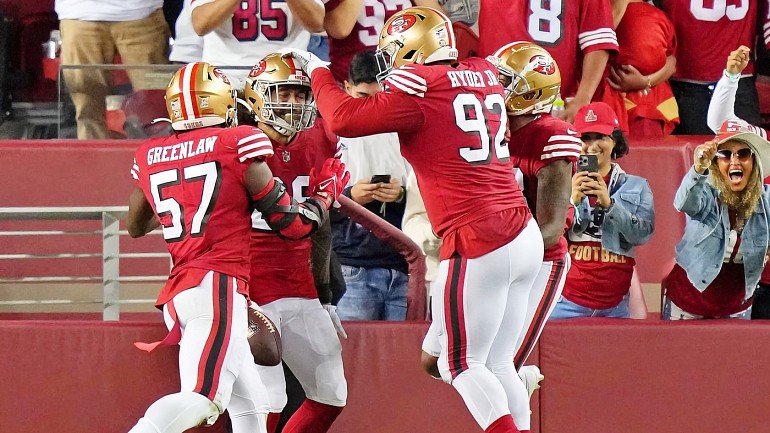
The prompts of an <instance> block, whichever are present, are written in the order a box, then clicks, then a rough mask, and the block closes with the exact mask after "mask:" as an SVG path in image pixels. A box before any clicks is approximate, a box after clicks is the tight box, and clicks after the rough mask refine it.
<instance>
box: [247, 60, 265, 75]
mask: <svg viewBox="0 0 770 433" xmlns="http://www.w3.org/2000/svg"><path fill="white" fill-rule="evenodd" d="M265 69H267V62H265V61H264V60H262V61H261V62H259V64H258V65H256V66H254V67H253V68H251V71H250V72H249V77H250V78H256V77H257V76H259V74H261V73H263V72H265Z"/></svg>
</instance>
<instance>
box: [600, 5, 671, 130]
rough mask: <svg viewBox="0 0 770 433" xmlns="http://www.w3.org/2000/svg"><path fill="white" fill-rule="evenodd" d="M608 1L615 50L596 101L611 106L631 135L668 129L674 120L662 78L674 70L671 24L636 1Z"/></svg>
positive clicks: (667, 90)
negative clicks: (613, 22)
mask: <svg viewBox="0 0 770 433" xmlns="http://www.w3.org/2000/svg"><path fill="white" fill-rule="evenodd" d="M612 6H613V17H614V20H615V25H616V26H617V30H616V32H617V35H618V44H619V45H620V47H621V49H620V53H619V54H618V56H617V57H615V58H613V59H612V60H611V61H610V68H609V76H608V78H607V80H605V82H604V83H603V85H602V86H601V87H600V89H601V94H602V96H601V100H602V101H604V102H607V103H608V104H610V106H612V107H613V109H614V110H615V112H616V113H617V114H618V120H619V121H620V126H621V129H622V130H624V131H627V132H628V134H629V135H630V136H632V137H660V136H663V135H668V134H671V132H672V131H673V130H674V127H676V125H677V124H679V110H678V108H677V105H676V100H675V99H674V94H673V93H672V91H671V85H670V84H669V83H668V79H669V78H670V77H671V75H673V74H674V71H675V70H676V58H675V57H674V52H675V49H676V34H675V32H674V25H673V24H672V23H671V20H669V19H668V17H667V16H666V14H665V13H664V12H662V11H661V10H660V9H658V8H656V7H654V6H652V5H650V4H647V3H645V2H643V1H642V0H613V1H612ZM621 18H622V19H621Z"/></svg>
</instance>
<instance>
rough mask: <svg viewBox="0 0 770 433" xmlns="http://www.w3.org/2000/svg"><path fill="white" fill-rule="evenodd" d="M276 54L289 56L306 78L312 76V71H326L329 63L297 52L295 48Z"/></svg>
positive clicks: (301, 51) (311, 54) (312, 55)
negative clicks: (320, 69) (305, 74)
mask: <svg viewBox="0 0 770 433" xmlns="http://www.w3.org/2000/svg"><path fill="white" fill-rule="evenodd" d="M278 53H280V54H291V57H292V58H293V59H294V61H295V62H296V63H297V66H299V67H300V68H301V69H302V70H303V71H305V72H307V74H308V76H312V75H313V71H315V70H316V69H318V68H327V69H328V66H329V62H324V61H323V60H321V59H319V58H318V56H316V55H315V54H313V53H311V52H309V51H305V50H298V49H296V48H282V49H280V50H279V51H278Z"/></svg>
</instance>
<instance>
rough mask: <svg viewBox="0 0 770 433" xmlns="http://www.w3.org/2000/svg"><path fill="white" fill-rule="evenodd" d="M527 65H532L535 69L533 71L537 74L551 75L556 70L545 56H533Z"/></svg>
mask: <svg viewBox="0 0 770 433" xmlns="http://www.w3.org/2000/svg"><path fill="white" fill-rule="evenodd" d="M529 63H534V64H535V67H534V68H532V70H533V71H535V72H539V73H541V74H543V75H551V74H553V73H554V72H556V68H555V67H554V66H553V61H551V60H550V59H548V58H547V57H545V56H534V57H532V58H531V59H529Z"/></svg>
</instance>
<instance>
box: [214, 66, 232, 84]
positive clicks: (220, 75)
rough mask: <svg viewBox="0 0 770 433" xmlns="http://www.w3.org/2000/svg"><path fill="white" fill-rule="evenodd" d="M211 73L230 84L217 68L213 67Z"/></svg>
mask: <svg viewBox="0 0 770 433" xmlns="http://www.w3.org/2000/svg"><path fill="white" fill-rule="evenodd" d="M213 74H214V76H215V77H217V78H219V79H220V80H222V81H224V82H225V83H227V84H230V79H228V78H227V75H225V74H223V73H222V71H220V70H219V69H217V68H214V69H213Z"/></svg>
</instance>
